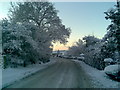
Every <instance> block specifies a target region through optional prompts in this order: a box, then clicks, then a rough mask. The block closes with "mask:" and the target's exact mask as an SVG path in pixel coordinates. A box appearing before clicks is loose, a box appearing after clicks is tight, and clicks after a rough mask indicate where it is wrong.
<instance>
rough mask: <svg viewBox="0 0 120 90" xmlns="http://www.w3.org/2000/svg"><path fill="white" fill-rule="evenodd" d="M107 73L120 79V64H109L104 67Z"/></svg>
mask: <svg viewBox="0 0 120 90" xmlns="http://www.w3.org/2000/svg"><path fill="white" fill-rule="evenodd" d="M104 71H105V73H106V74H107V75H108V76H110V77H111V78H113V79H117V80H120V65H119V64H115V65H109V66H107V67H105V69H104Z"/></svg>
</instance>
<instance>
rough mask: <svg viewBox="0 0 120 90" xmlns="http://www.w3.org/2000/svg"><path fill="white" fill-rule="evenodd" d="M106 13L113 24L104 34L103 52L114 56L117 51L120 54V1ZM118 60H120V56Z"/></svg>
mask: <svg viewBox="0 0 120 90" xmlns="http://www.w3.org/2000/svg"><path fill="white" fill-rule="evenodd" d="M105 14H106V17H105V18H106V19H107V20H110V21H111V24H110V25H109V26H108V28H107V30H108V32H107V34H106V35H105V36H104V40H105V44H104V46H103V53H104V54H105V53H106V54H108V55H107V56H108V57H111V58H114V54H115V53H116V52H118V53H119V55H120V1H119V0H118V1H117V5H116V6H115V8H112V9H109V10H108V11H107V12H105ZM118 60H120V58H119V57H118Z"/></svg>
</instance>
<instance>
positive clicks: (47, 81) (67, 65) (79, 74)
mask: <svg viewBox="0 0 120 90" xmlns="http://www.w3.org/2000/svg"><path fill="white" fill-rule="evenodd" d="M7 88H92V85H91V83H90V79H89V78H88V76H87V75H86V73H85V72H84V71H83V70H82V69H81V67H80V64H78V63H77V62H74V61H72V60H69V59H68V60H67V59H62V58H58V60H57V62H56V63H55V64H52V65H50V66H48V68H45V69H43V70H41V71H39V72H38V73H36V74H34V75H32V76H30V77H28V78H25V79H23V80H21V81H19V82H16V83H14V84H13V85H10V86H8V87H7Z"/></svg>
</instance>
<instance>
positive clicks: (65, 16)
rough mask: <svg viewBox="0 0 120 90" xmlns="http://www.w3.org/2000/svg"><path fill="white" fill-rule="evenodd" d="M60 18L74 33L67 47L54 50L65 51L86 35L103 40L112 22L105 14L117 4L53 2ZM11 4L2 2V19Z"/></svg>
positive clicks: (0, 11)
mask: <svg viewBox="0 0 120 90" xmlns="http://www.w3.org/2000/svg"><path fill="white" fill-rule="evenodd" d="M53 3H54V6H55V8H56V9H57V10H59V13H58V15H59V17H60V18H61V19H62V22H63V24H64V25H66V27H70V28H71V30H72V33H71V35H70V38H69V39H68V41H69V42H68V43H67V45H66V46H64V45H60V44H58V43H56V44H55V45H54V50H58V49H59V50H64V49H67V48H68V47H69V46H71V45H72V44H73V43H74V42H75V41H77V40H78V39H79V38H80V39H81V38H82V37H84V36H85V35H95V36H96V37H99V38H102V37H103V36H104V35H105V33H106V28H107V26H108V25H109V24H110V21H108V20H106V19H105V14H104V12H105V11H107V10H108V9H110V8H113V7H114V5H115V4H116V2H53ZM9 8H10V4H9V2H0V19H1V18H4V17H7V13H8V9H9Z"/></svg>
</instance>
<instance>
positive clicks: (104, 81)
mask: <svg viewBox="0 0 120 90" xmlns="http://www.w3.org/2000/svg"><path fill="white" fill-rule="evenodd" d="M74 61H75V62H77V63H79V64H80V66H81V68H82V69H83V70H84V71H85V72H86V74H88V75H89V76H90V79H91V82H92V84H93V86H94V88H120V82H117V81H114V80H111V79H110V78H109V77H108V76H107V75H106V74H105V72H104V71H103V70H98V69H95V68H93V67H91V66H89V65H87V64H85V63H84V62H82V61H78V60H74Z"/></svg>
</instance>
